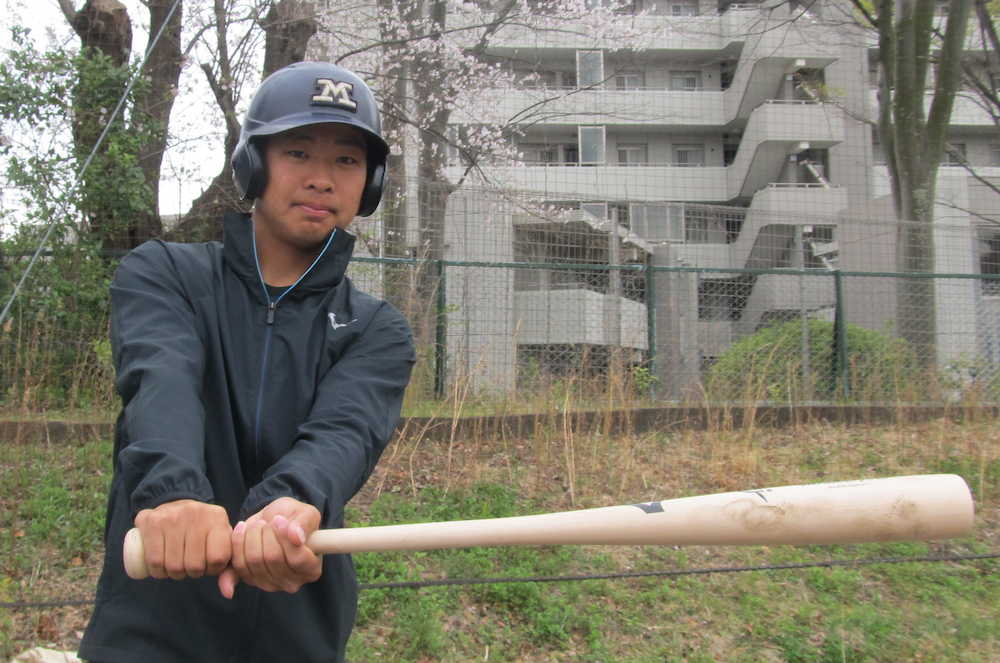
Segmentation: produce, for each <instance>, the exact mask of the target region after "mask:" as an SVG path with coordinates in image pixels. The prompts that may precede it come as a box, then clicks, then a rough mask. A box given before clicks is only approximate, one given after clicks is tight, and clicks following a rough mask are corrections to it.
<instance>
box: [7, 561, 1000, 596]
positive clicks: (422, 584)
mask: <svg viewBox="0 0 1000 663" xmlns="http://www.w3.org/2000/svg"><path fill="white" fill-rule="evenodd" d="M997 558H1000V551H997V552H989V553H982V554H975V555H923V556H917V557H869V558H858V559H829V560H818V561H814V562H792V563H786V564H758V565H755V566H716V567H707V568H694V569H663V570H659V571H622V572H617V573H588V574H579V575H562V576H508V577H500V578H442V579H437V580H403V581H398V582H375V583H361V584H359V585H358V589H359V590H362V591H365V590H373V589H424V588H427V587H451V586H461V585H465V586H467V585H499V584H505V583H521V582H545V583H551V582H579V581H584V580H628V579H636V578H671V577H679V576H689V575H714V574H718V573H747V572H751V571H795V570H800V569H813V568H834V567H856V566H874V565H877V564H911V563H944V562H968V561H977V560H985V559H997ZM989 572H992V571H989ZM93 603H94V599H68V600H62V601H8V602H4V603H0V609H9V610H29V609H37V608H58V607H74V606H85V605H92V604H93Z"/></svg>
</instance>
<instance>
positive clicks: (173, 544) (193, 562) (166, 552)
mask: <svg viewBox="0 0 1000 663" xmlns="http://www.w3.org/2000/svg"><path fill="white" fill-rule="evenodd" d="M135 526H136V527H138V528H139V531H140V532H141V533H142V541H143V544H144V546H145V549H146V566H147V567H148V568H149V575H151V576H152V577H154V578H172V579H174V580H181V579H182V578H200V577H202V576H205V575H210V576H215V575H219V574H220V573H222V570H223V569H225V568H226V566H227V565H228V564H229V560H230V558H231V557H232V551H233V548H232V531H233V530H232V528H231V527H230V526H229V517H228V516H227V515H226V510H225V509H223V508H222V507H221V506H217V505H215V504H206V503H204V502H198V501H196V500H176V501H174V502H166V503H164V504H161V505H160V506H158V507H156V508H155V509H143V510H142V511H140V512H139V513H138V515H136V517H135Z"/></svg>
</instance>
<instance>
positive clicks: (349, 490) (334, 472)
mask: <svg viewBox="0 0 1000 663" xmlns="http://www.w3.org/2000/svg"><path fill="white" fill-rule="evenodd" d="M415 360H416V358H415V355H414V351H413V340H412V337H411V334H410V328H409V326H408V325H407V323H406V320H405V319H404V318H403V316H402V314H400V313H399V312H398V311H396V310H395V309H394V308H392V307H391V306H389V305H388V304H385V303H383V304H382V305H381V306H380V307H379V309H378V311H377V312H376V313H375V315H374V316H373V317H372V321H371V323H370V324H369V325H368V327H367V328H366V329H365V330H364V331H363V332H362V333H361V335H360V336H359V338H358V340H357V341H356V342H355V343H353V344H352V346H351V348H350V349H349V350H348V351H347V352H346V353H345V354H344V355H343V356H341V357H340V359H339V360H338V361H337V362H336V363H335V364H334V365H333V366H332V367H331V368H330V369H329V370H328V371H327V373H326V375H324V376H323V377H322V378H321V381H320V384H319V387H318V389H317V393H316V398H315V400H314V401H313V406H312V410H311V411H310V413H309V417H308V418H307V419H306V421H305V422H304V423H302V424H301V425H300V426H299V428H298V436H297V438H296V441H295V443H294V444H293V446H292V448H291V449H289V451H288V452H287V453H286V454H285V455H284V456H282V457H281V458H280V459H279V460H278V461H277V462H275V463H274V464H273V465H272V466H271V467H270V468H268V470H267V471H266V472H265V473H264V475H263V478H262V480H261V482H260V483H258V484H257V485H256V486H254V487H253V488H252V489H251V490H250V492H249V494H248V495H247V498H246V500H245V501H244V503H243V508H242V512H241V518H244V519H245V518H247V517H249V516H251V515H253V514H254V513H257V512H258V511H260V510H261V509H263V508H264V507H265V506H267V505H268V504H270V503H271V502H272V501H274V500H275V499H277V498H279V497H294V498H295V499H298V500H300V501H302V502H306V503H308V504H312V505H313V506H315V507H317V508H318V509H319V510H320V512H321V513H322V516H323V522H324V524H325V526H327V527H329V526H332V525H333V524H336V523H338V522H339V521H340V520H341V518H342V515H343V509H344V505H345V504H346V503H347V502H348V500H350V499H351V498H352V497H353V496H354V494H355V493H357V492H358V490H360V489H361V487H362V486H363V485H364V483H365V481H366V480H367V479H368V477H369V475H370V474H371V472H372V470H373V469H374V468H375V464H376V463H377V462H378V459H379V457H380V456H381V455H382V451H383V450H384V449H385V447H386V445H387V444H388V442H389V438H390V436H391V435H392V433H393V430H394V429H395V427H396V424H397V422H398V421H399V414H400V410H401V408H402V403H403V393H404V391H405V389H406V385H407V383H408V382H409V379H410V371H411V369H412V368H413V364H414V362H415Z"/></svg>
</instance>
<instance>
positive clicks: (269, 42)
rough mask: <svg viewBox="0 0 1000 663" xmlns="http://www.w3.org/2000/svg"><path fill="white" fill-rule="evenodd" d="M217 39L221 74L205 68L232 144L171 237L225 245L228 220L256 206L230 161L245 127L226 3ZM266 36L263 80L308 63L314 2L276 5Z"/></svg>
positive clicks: (219, 11)
mask: <svg viewBox="0 0 1000 663" xmlns="http://www.w3.org/2000/svg"><path fill="white" fill-rule="evenodd" d="M215 15H216V35H217V39H216V41H217V47H218V52H219V72H218V74H216V73H215V72H213V70H212V68H211V67H209V66H208V65H204V66H202V70H203V71H204V72H205V75H206V77H207V78H208V82H209V85H210V86H211V88H212V93H213V94H214V95H215V102H216V104H217V105H218V106H219V109H220V110H221V111H222V114H223V117H225V119H226V139H225V143H224V147H223V159H222V167H221V169H220V171H219V173H218V174H217V175H216V176H215V177H214V178H213V179H212V182H211V183H210V184H209V185H208V187H207V188H206V189H205V190H204V191H203V192H202V193H201V195H200V196H198V197H197V198H196V199H195V200H194V202H193V203H191V207H190V208H189V209H188V211H187V213H186V214H185V215H184V219H183V220H182V221H181V223H180V224H179V225H178V227H177V229H176V230H175V231H174V232H173V233H171V236H174V237H177V238H179V239H184V240H186V241H205V240H211V239H215V240H218V239H222V224H221V218H222V215H223V214H225V213H226V212H232V211H237V210H241V211H249V209H250V206H251V205H252V202H251V201H242V200H240V197H239V194H238V193H237V192H236V186H235V185H234V184H233V176H232V168H231V166H230V160H231V159H232V156H233V152H234V151H235V150H236V145H237V143H238V142H239V137H240V121H239V118H238V117H237V115H236V100H235V98H234V97H233V90H234V89H235V88H236V85H235V79H234V73H233V70H234V68H235V67H234V64H235V63H233V62H232V61H231V60H230V56H229V49H228V46H227V41H226V40H227V17H226V12H225V6H224V4H223V2H222V0H215ZM260 25H261V27H262V28H263V30H264V35H265V37H264V69H263V76H264V77H265V78H266V77H267V76H268V75H269V74H272V73H274V72H275V71H277V70H278V69H281V68H282V67H285V66H287V65H289V64H291V63H293V62H301V61H302V59H303V58H304V57H305V52H306V44H307V42H308V41H309V39H310V38H311V37H312V36H313V35H314V34H315V33H316V30H317V23H316V11H315V5H314V3H312V2H302V1H300V0H281V1H280V2H278V3H275V4H273V5H271V9H270V11H269V12H268V14H267V16H266V17H264V18H263V19H262V20H261V22H260Z"/></svg>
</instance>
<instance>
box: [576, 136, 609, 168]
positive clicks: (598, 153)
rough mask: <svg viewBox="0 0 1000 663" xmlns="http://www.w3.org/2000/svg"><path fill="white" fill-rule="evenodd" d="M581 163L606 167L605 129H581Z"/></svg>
mask: <svg viewBox="0 0 1000 663" xmlns="http://www.w3.org/2000/svg"><path fill="white" fill-rule="evenodd" d="M578 132H579V134H578V137H579V142H580V163H581V164H582V165H587V166H596V165H602V166H603V165H604V163H605V157H604V127H579V129H578Z"/></svg>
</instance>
